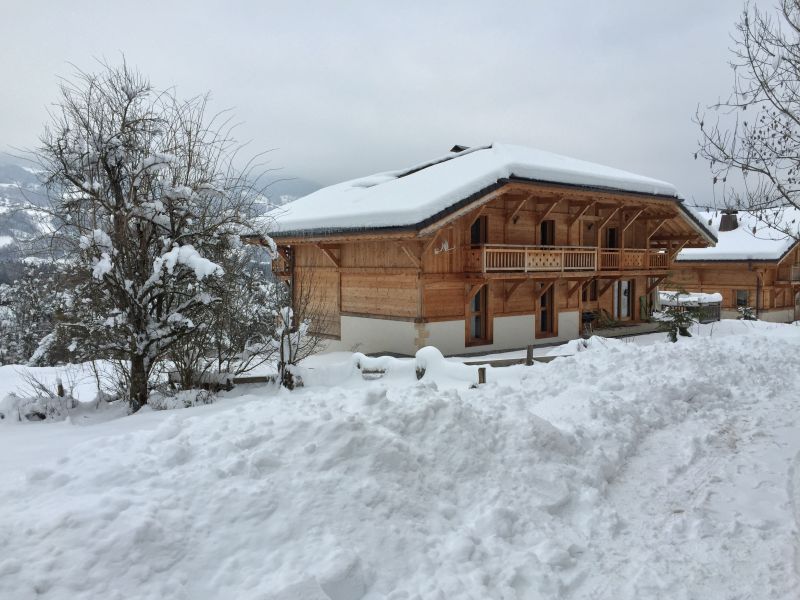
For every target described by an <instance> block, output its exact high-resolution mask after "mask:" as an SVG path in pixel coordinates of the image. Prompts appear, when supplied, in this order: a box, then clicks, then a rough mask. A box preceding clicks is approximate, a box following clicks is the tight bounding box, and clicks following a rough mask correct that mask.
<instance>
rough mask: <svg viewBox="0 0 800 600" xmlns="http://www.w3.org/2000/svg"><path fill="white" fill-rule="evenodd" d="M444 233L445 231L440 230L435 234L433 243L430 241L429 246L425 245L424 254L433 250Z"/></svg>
mask: <svg viewBox="0 0 800 600" xmlns="http://www.w3.org/2000/svg"><path fill="white" fill-rule="evenodd" d="M442 231H444V230H443V229H439V230H438V231H437V232H436V233H434V234H433V237H432V238H431V241H429V242H428V243H427V244H425V247H424V248H423V249H422V254H426V253H427V252H429V251H430V249H431V248H433V245H434V244H435V243H436V240H438V239H439V234H441V233H442Z"/></svg>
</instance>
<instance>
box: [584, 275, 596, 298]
mask: <svg viewBox="0 0 800 600" xmlns="http://www.w3.org/2000/svg"><path fill="white" fill-rule="evenodd" d="M581 300H583V301H584V302H597V279H593V280H592V281H591V282H589V284H588V285H585V286H583V292H582V293H581Z"/></svg>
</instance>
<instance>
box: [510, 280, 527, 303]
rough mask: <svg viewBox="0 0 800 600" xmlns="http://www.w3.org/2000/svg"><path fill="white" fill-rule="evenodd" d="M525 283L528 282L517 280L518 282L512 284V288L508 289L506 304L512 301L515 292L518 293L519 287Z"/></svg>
mask: <svg viewBox="0 0 800 600" xmlns="http://www.w3.org/2000/svg"><path fill="white" fill-rule="evenodd" d="M525 281H526V280H525V279H517V280H516V281H514V283H512V284H511V287H510V288H508V290H507V291H506V302H508V301H509V300H511V295H512V294H513V293H514V292H516V291H517V288H518V287H519V286H521V285H522V284H523V283H525Z"/></svg>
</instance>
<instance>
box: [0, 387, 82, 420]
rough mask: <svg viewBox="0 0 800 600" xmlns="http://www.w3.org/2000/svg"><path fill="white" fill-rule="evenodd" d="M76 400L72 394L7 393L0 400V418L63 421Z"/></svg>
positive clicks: (75, 403)
mask: <svg viewBox="0 0 800 600" xmlns="http://www.w3.org/2000/svg"><path fill="white" fill-rule="evenodd" d="M76 405H77V401H76V400H75V398H73V397H72V395H67V396H64V397H63V398H61V397H59V396H17V395H16V394H14V393H11V394H8V395H7V396H6V397H5V398H3V399H2V400H0V419H2V420H6V419H9V420H12V421H45V420H47V421H63V420H64V419H66V418H67V416H69V413H70V411H71V410H72V409H73V408H75V406H76Z"/></svg>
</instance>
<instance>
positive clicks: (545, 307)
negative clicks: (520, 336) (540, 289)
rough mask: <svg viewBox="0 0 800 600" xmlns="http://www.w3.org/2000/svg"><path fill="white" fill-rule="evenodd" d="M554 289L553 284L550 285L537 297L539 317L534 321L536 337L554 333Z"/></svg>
mask: <svg viewBox="0 0 800 600" xmlns="http://www.w3.org/2000/svg"><path fill="white" fill-rule="evenodd" d="M554 289H555V286H554V285H551V286H550V288H549V289H548V290H547V291H546V292H545V293H544V294H542V296H541V297H540V298H539V317H538V319H537V322H536V325H537V331H536V337H550V336H552V335H555V318H556V315H555V312H556V310H555V309H556V306H555V293H554Z"/></svg>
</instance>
